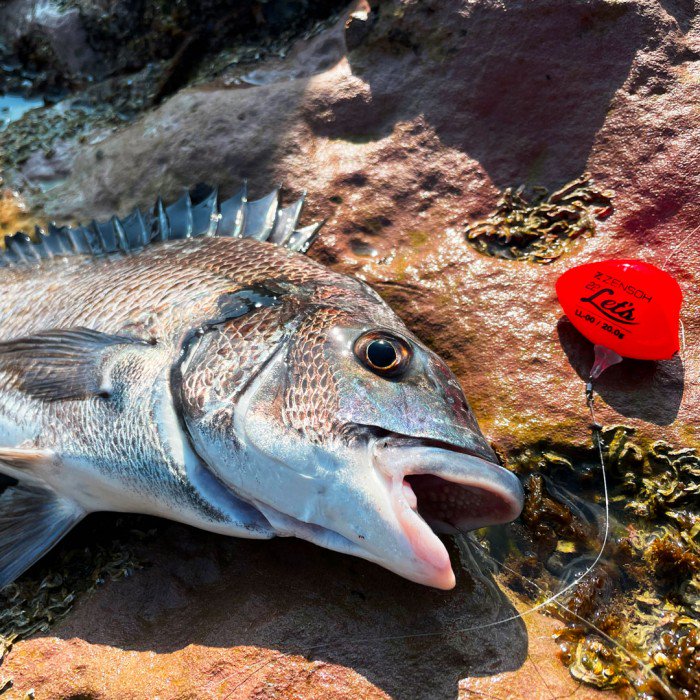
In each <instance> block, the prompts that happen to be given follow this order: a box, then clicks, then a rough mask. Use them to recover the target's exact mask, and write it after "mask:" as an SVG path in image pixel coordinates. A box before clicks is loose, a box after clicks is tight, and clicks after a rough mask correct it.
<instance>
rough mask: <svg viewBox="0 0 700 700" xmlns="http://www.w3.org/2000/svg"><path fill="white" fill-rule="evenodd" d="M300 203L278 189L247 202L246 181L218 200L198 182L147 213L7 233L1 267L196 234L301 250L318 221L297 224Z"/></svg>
mask: <svg viewBox="0 0 700 700" xmlns="http://www.w3.org/2000/svg"><path fill="white" fill-rule="evenodd" d="M303 203H304V196H302V197H300V198H299V199H298V200H297V201H296V202H293V203H292V204H290V205H289V206H287V207H284V208H280V206H279V190H278V189H276V190H273V191H272V192H270V194H268V195H266V196H265V197H262V198H261V199H258V200H256V201H253V202H249V201H248V197H247V190H246V186H245V184H244V185H243V187H241V189H240V190H239V191H238V192H237V193H236V194H235V195H233V197H231V198H229V199H226V200H224V201H223V202H222V201H220V199H219V194H218V190H217V189H216V188H212V187H209V186H208V185H197V186H196V187H195V188H193V189H192V190H190V191H189V192H187V193H185V195H183V196H182V197H181V198H180V199H178V200H177V201H176V202H174V203H173V204H171V205H169V206H165V205H164V204H163V200H162V199H160V197H159V198H158V200H157V201H156V203H155V206H154V207H153V210H152V211H150V212H143V211H141V210H140V209H134V211H133V212H132V213H131V214H129V215H128V216H125V217H124V218H122V219H119V218H117V217H116V216H113V217H112V218H111V219H109V220H108V221H101V222H98V221H93V222H92V223H91V224H89V225H88V226H76V227H70V226H61V227H58V226H54V225H53V224H51V225H50V226H49V229H48V232H44V231H42V230H41V229H39V228H37V229H36V235H35V238H34V240H32V239H31V238H30V237H29V236H28V235H27V234H26V233H23V232H19V233H16V234H14V235H13V236H7V237H6V238H5V250H4V251H2V252H1V253H0V267H24V266H28V265H35V264H38V263H40V262H41V261H42V260H47V259H50V258H55V257H59V258H63V257H69V256H72V255H93V256H100V255H109V254H110V253H133V252H137V251H139V250H142V249H143V248H144V247H146V246H147V245H150V244H151V243H155V242H158V241H167V240H173V239H179V238H199V237H201V236H221V237H234V238H255V239H256V240H259V241H269V242H270V243H274V244H276V245H279V246H282V247H284V248H288V249H290V250H294V251H297V252H300V253H305V252H306V251H307V250H308V248H309V246H310V245H311V243H313V241H314V239H315V238H316V236H317V235H318V231H319V229H320V228H321V226H322V223H323V222H320V223H316V224H311V225H310V226H305V227H304V228H298V227H297V224H298V222H299V216H300V215H301V209H302V206H303Z"/></svg>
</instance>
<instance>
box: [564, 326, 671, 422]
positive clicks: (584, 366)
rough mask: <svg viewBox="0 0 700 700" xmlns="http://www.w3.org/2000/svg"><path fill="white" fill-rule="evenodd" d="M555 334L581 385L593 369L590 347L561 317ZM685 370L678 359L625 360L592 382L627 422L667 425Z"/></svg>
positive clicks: (588, 342)
mask: <svg viewBox="0 0 700 700" xmlns="http://www.w3.org/2000/svg"><path fill="white" fill-rule="evenodd" d="M557 333H558V334H559V341H560V342H561V345H562V347H563V348H564V352H565V353H566V355H567V357H568V359H569V362H570V363H571V366H572V367H573V368H574V370H576V373H577V374H578V375H579V377H581V379H582V380H583V381H584V382H585V381H588V377H589V375H590V370H591V367H592V366H593V344H592V343H591V342H590V341H589V340H587V339H586V338H585V337H584V336H583V335H582V334H581V333H580V332H579V331H578V330H576V328H575V327H574V325H573V324H572V323H571V322H570V321H569V319H568V318H566V316H562V318H560V319H559V322H558V324H557ZM684 384H685V370H684V368H683V362H682V361H681V358H680V357H679V356H678V355H675V356H674V357H672V358H671V359H670V360H664V361H663V362H652V361H650V360H630V359H625V360H623V361H622V362H621V363H620V364H618V365H613V366H612V367H610V368H609V369H607V370H605V372H604V373H603V374H602V375H601V377H600V378H599V379H597V380H596V382H595V390H596V392H597V393H598V394H599V395H600V397H601V398H602V399H603V401H605V403H607V404H608V405H609V406H611V407H612V408H614V409H615V410H616V411H617V412H618V413H620V414H622V415H623V416H625V417H627V418H641V419H642V420H645V421H648V422H649V423H655V424H656V425H670V424H671V423H673V421H674V420H675V419H676V416H677V415H678V410H679V408H680V405H681V400H682V399H683V388H684Z"/></svg>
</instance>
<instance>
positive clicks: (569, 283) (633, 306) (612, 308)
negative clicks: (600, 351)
mask: <svg viewBox="0 0 700 700" xmlns="http://www.w3.org/2000/svg"><path fill="white" fill-rule="evenodd" d="M556 289H557V297H558V298H559V303H560V304H561V305H562V307H563V309H564V312H565V313H566V315H567V316H568V317H569V319H570V320H571V322H572V323H573V324H574V326H576V328H577V329H578V330H579V331H581V333H583V335H585V336H586V338H588V339H589V340H590V341H591V342H593V343H595V344H596V345H601V346H603V347H605V348H608V349H610V350H612V351H614V352H615V353H617V354H618V355H621V356H622V357H630V358H634V359H638V360H666V359H668V358H670V357H672V356H673V354H674V353H676V352H678V349H679V344H678V330H679V321H680V310H681V302H682V300H683V295H682V293H681V288H680V287H679V286H678V282H676V280H675V279H674V278H673V277H672V276H671V275H669V274H668V272H664V271H663V270H661V269H659V268H658V267H656V266H654V265H650V264H649V263H646V262H642V261H641V260H605V261H602V262H594V263H588V264H586V265H579V266H578V267H574V268H572V269H571V270H568V271H567V272H565V273H564V274H563V275H562V276H561V277H560V278H559V279H558V280H557V284H556Z"/></svg>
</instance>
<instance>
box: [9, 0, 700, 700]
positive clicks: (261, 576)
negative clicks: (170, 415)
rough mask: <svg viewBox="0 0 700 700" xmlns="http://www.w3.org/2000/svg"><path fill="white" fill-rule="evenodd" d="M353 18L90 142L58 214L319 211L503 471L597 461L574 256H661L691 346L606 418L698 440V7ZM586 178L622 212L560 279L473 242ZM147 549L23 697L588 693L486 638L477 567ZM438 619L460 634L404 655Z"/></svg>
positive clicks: (604, 388) (489, 591)
mask: <svg viewBox="0 0 700 700" xmlns="http://www.w3.org/2000/svg"><path fill="white" fill-rule="evenodd" d="M345 23H346V24H347V28H345V27H344V26H342V24H341V25H339V26H336V27H335V28H332V29H329V30H327V31H326V33H324V34H321V35H319V36H317V37H314V38H313V39H311V40H310V41H309V42H308V44H306V45H304V46H300V47H299V48H298V49H297V50H295V51H293V52H291V53H290V55H289V56H288V57H286V58H285V59H283V60H282V59H280V60H276V61H275V62H274V64H271V65H270V66H269V67H268V68H266V66H265V65H264V64H263V65H262V66H259V67H258V68H257V69H256V71H255V76H254V80H251V82H253V83H255V84H250V83H245V84H242V85H239V86H234V87H231V86H226V85H224V84H222V82H221V81H213V82H210V83H208V84H205V85H199V86H197V87H190V88H186V89H182V90H180V91H179V92H177V93H176V94H174V95H173V96H172V97H170V98H169V99H167V100H166V101H164V102H163V103H162V104H161V105H160V106H159V107H157V108H155V109H152V110H150V111H149V112H147V113H145V114H144V115H143V116H142V117H140V118H139V119H138V120H136V121H135V122H134V123H132V124H130V125H128V126H126V127H124V128H121V129H120V130H117V131H116V132H115V133H114V134H112V135H111V136H110V137H109V138H107V139H106V140H103V141H101V142H100V143H97V144H93V145H90V143H89V142H87V143H83V144H76V145H75V146H74V149H75V152H74V153H73V154H72V155H71V158H70V168H69V174H68V176H67V178H66V179H65V180H64V182H62V184H60V185H59V186H57V187H56V188H54V189H53V190H52V191H51V194H50V197H48V198H47V201H46V204H45V207H46V213H47V214H49V215H50V216H52V217H53V218H54V219H56V220H59V221H69V220H78V219H80V220H83V221H84V220H86V219H89V218H92V217H93V216H108V215H111V214H112V213H114V212H119V213H126V212H128V210H129V209H130V208H131V207H133V206H144V207H145V206H149V205H150V204H151V203H152V202H153V200H154V199H155V197H156V195H157V194H162V195H163V196H165V197H166V198H167V197H170V198H173V197H176V196H178V195H179V194H180V193H181V191H182V189H183V188H185V187H187V186H192V185H194V184H196V183H197V182H199V181H205V182H210V183H214V184H219V185H220V186H221V188H222V191H223V193H224V194H227V193H229V192H233V190H234V189H236V188H237V187H238V186H239V184H240V181H241V179H242V178H243V177H247V178H248V184H249V188H250V191H251V194H252V195H253V196H257V195H263V194H265V193H266V192H267V191H269V189H270V187H271V185H274V184H277V183H282V184H283V185H284V187H285V188H286V192H287V193H288V194H289V195H290V196H292V195H294V194H296V193H298V192H299V191H301V190H306V191H307V192H308V200H307V201H308V204H307V210H306V211H307V213H306V216H307V218H308V220H309V221H311V220H314V219H318V218H325V219H326V220H327V221H326V225H325V228H324V232H323V235H322V236H321V238H320V240H319V241H318V242H317V243H315V244H314V246H313V248H312V249H311V252H310V254H311V256H312V257H314V258H316V259H318V260H320V261H322V262H324V263H327V264H329V265H331V266H332V267H334V268H335V269H338V270H341V271H344V272H348V273H351V274H354V275H357V276H359V277H362V278H363V279H365V280H367V281H368V282H369V283H370V284H372V285H374V286H375V288H376V289H377V290H378V291H379V292H380V293H381V294H382V295H383V296H384V297H385V298H386V299H387V301H388V302H389V303H390V304H391V305H392V306H393V307H394V308H395V309H396V310H397V311H398V312H399V314H400V315H401V316H402V317H403V318H404V320H405V321H406V322H407V323H408V325H409V326H410V327H411V328H412V329H413V330H414V331H415V332H416V333H417V334H418V335H419V336H421V337H422V338H424V339H426V341H428V342H429V344H430V345H431V346H432V347H433V348H434V349H436V350H437V351H438V352H439V353H440V354H441V355H442V356H443V357H444V358H445V359H446V360H447V361H448V363H449V364H450V365H451V367H452V368H453V369H454V371H455V372H456V374H457V375H458V377H459V379H460V381H461V382H462V384H463V386H464V389H465V392H466V394H467V396H468V397H469V399H470V401H471V403H472V406H473V408H474V411H475V413H476V415H477V418H478V420H479V423H480V425H481V426H482V428H483V430H484V432H485V434H486V435H487V437H488V438H489V439H490V440H491V441H492V442H493V443H494V445H495V446H496V447H497V448H498V449H499V450H500V451H501V452H502V453H503V454H508V453H509V452H511V451H514V450H517V449H519V448H522V447H523V446H528V445H541V444H544V445H553V446H560V445H567V446H581V447H584V446H589V445H590V440H591V434H590V426H589V422H590V421H589V417H588V413H587V409H586V404H585V399H584V381H583V377H585V376H587V372H588V370H589V369H590V366H591V363H592V357H593V352H592V346H591V345H590V343H588V341H586V340H585V339H583V338H582V337H581V336H580V335H579V334H578V333H577V332H576V331H575V330H574V329H573V327H572V326H571V324H570V323H569V322H568V321H567V320H566V319H565V318H564V317H563V312H562V311H561V308H560V307H559V305H558V303H557V301H556V297H555V292H554V283H555V281H556V279H557V278H558V277H559V275H561V274H562V273H563V272H564V271H565V270H567V269H569V268H570V267H573V266H574V265H578V264H582V263H585V262H589V261H593V260H597V259H601V258H631V257H632V258H639V259H642V260H646V261H648V262H651V263H654V264H656V265H658V266H660V267H663V268H664V269H666V270H667V271H668V272H669V273H671V274H672V275H674V276H675V277H676V279H677V280H678V281H679V283H680V285H681V288H682V290H683V294H684V304H683V310H682V321H683V327H684V337H685V344H684V347H683V349H682V351H681V353H680V356H679V357H676V358H674V359H672V360H669V361H666V362H659V363H652V362H642V361H630V360H626V361H624V362H623V363H622V364H620V365H617V366H615V367H613V368H611V369H609V370H608V371H607V372H606V373H605V374H604V375H603V377H601V379H600V380H599V381H598V383H597V386H596V388H597V390H598V392H599V395H600V396H599V398H598V399H597V403H596V406H597V414H598V416H597V417H598V420H599V421H600V422H601V423H606V424H611V423H624V424H625V425H629V426H633V427H636V428H637V429H638V431H639V433H640V434H642V435H644V436H648V437H651V438H659V439H664V440H667V441H668V442H670V443H672V444H674V445H676V446H678V447H695V448H698V447H700V436H699V435H698V431H697V427H696V426H697V423H698V417H699V416H700V392H699V387H698V371H699V370H700V344H699V343H698V337H699V335H700V294H699V292H698V289H699V281H700V280H699V279H698V275H699V274H700V197H699V196H698V193H699V192H700V137H699V134H700V109H698V105H699V104H700V19H698V17H697V16H696V15H695V14H694V13H693V3H692V2H691V0H663V1H660V2H655V1H654V0H616V1H614V2H613V1H607V2H604V1H602V0H576V1H574V0H572V1H571V2H566V3H564V2H561V1H559V0H549V1H547V0H509V1H508V2H502V1H497V0H440V1H437V0H435V1H423V2H417V1H409V0H404V1H399V0H397V1H395V2H382V3H378V4H373V5H372V7H371V8H370V7H369V6H368V5H367V6H366V5H363V4H360V5H358V6H356V8H355V12H354V16H349V18H348V19H347V20H346V22H345ZM583 173H590V175H591V178H592V180H593V182H594V183H595V184H596V185H597V186H598V187H600V188H601V189H603V190H610V191H612V193H613V195H614V196H613V212H612V214H611V215H610V216H608V217H607V218H606V219H605V220H603V221H600V222H598V224H597V230H596V233H595V235H594V236H591V237H585V238H579V239H577V240H575V241H572V242H571V244H570V245H569V247H568V250H567V251H566V252H565V253H564V255H562V256H561V257H559V258H558V259H556V260H555V261H553V262H552V263H550V264H547V265H542V264H534V263H531V262H527V261H519V260H512V261H511V260H504V259H501V258H495V257H489V256H486V255H482V254H481V253H479V252H477V251H475V250H474V249H473V248H472V247H471V246H469V245H468V244H467V243H466V241H465V228H466V227H467V226H468V225H469V224H471V223H473V222H475V221H478V220H481V219H485V218H486V217H487V216H488V215H489V214H490V213H491V212H492V211H493V210H494V208H495V206H496V202H497V201H498V198H499V195H500V193H501V192H502V190H503V189H505V188H507V187H518V186H520V185H524V186H525V187H530V188H532V187H537V186H544V187H547V188H548V189H549V190H550V191H551V190H555V189H557V188H559V187H561V186H563V185H565V184H566V183H567V182H570V181H571V180H573V179H575V178H577V177H579V176H580V175H582V174H583ZM29 176H30V174H27V177H29ZM159 538H160V539H159V542H158V544H157V545H152V546H151V551H149V553H148V554H147V558H148V559H149V560H150V562H151V565H150V566H148V567H147V568H145V569H143V570H140V571H138V572H137V573H136V574H135V575H134V577H133V578H132V579H130V580H127V581H120V582H114V583H111V584H108V585H107V586H105V587H104V588H102V589H100V590H99V591H97V592H95V593H93V594H91V595H90V596H89V597H88V598H86V599H84V600H82V601H80V602H79V604H78V605H77V607H76V609H75V610H74V611H73V613H72V614H71V615H70V616H69V617H68V618H67V620H66V621H64V622H62V623H61V624H59V625H58V626H56V627H55V628H54V629H53V630H52V631H51V632H50V634H51V635H54V636H44V637H38V638H34V639H31V640H28V641H24V642H20V643H18V644H17V645H16V646H15V648H14V650H13V651H12V652H11V654H10V655H9V657H8V658H7V660H6V661H5V663H4V664H3V666H2V668H1V669H0V671H1V672H2V675H3V676H5V677H8V676H11V677H13V679H14V683H15V685H14V688H13V689H12V690H11V691H10V692H9V693H8V697H12V698H14V697H15V694H16V697H18V698H19V697H23V695H22V693H26V691H27V690H28V689H29V688H31V687H33V688H35V690H36V694H37V695H36V696H37V698H42V699H43V698H67V697H74V698H78V697H80V698H115V697H119V698H145V697H158V698H161V699H170V698H172V699H175V698H177V699H180V698H249V697H255V698H318V697H324V698H325V697H327V698H385V697H395V698H443V697H444V698H456V697H458V696H459V697H463V698H469V697H483V696H488V697H498V698H506V697H508V698H510V697H527V698H540V697H541V698H551V697H562V696H567V697H568V696H573V697H576V698H586V697H596V696H597V695H598V691H594V690H591V689H589V688H586V687H583V686H580V685H578V684H577V683H576V682H575V681H574V680H573V679H571V678H570V677H569V676H568V672H567V671H566V669H565V668H564V667H563V666H562V665H561V664H560V663H559V662H558V661H557V660H556V657H555V654H556V646H555V644H554V642H553V641H552V639H551V635H552V634H553V632H554V631H555V630H556V628H557V625H556V623H554V622H553V621H552V620H550V619H548V618H542V617H538V616H535V615H533V616H529V617H528V618H527V620H528V625H527V634H526V633H525V631H524V630H523V627H522V626H521V625H520V623H517V622H514V623H508V624H503V625H501V626H498V627H491V628H485V629H482V630H474V629H473V628H474V627H478V626H479V625H480V624H484V623H485V622H488V621H490V620H493V619H495V618H494V615H496V614H501V615H503V614H504V613H503V610H506V611H509V612H510V614H512V612H513V608H512V607H510V604H509V603H508V602H507V601H506V600H505V599H504V598H502V594H498V593H497V591H494V589H493V588H492V587H491V586H489V584H488V582H485V581H481V580H479V579H478V578H474V577H472V576H469V575H467V574H466V573H462V574H460V580H459V583H458V587H457V589H456V590H455V591H454V592H450V593H440V592H434V591H427V590H424V589H421V588H420V587H418V586H415V585H412V584H409V583H407V582H404V581H401V580H398V579H397V578H396V577H394V576H392V575H390V574H387V573H386V572H383V571H380V570H379V569H377V568H376V567H374V566H371V565H369V564H365V563H364V562H358V561H354V560H350V559H348V558H345V557H341V556H339V555H335V554H333V553H331V552H324V551H321V550H317V549H315V548H313V547H311V546H309V545H306V544H305V543H300V542H291V541H274V542H266V543H250V542H234V541H228V540H223V539H222V538H217V537H214V536H211V535H207V534H205V533H195V532H193V531H189V530H186V529H185V528H181V527H179V526H175V525H172V526H171V525H168V526H164V527H163V528H162V529H161V531H160V535H159ZM454 556H455V557H457V556H460V553H459V552H457V551H456V550H455V552H454ZM462 556H463V553H462ZM479 587H483V591H481V592H479V590H478V589H479ZM499 596H501V597H500V598H499ZM499 601H500V602H499ZM499 611H500V612H499ZM445 628H448V629H453V630H454V629H465V628H469V629H470V630H471V631H468V632H463V633H454V632H453V633H448V634H443V635H440V634H438V635H429V636H414V637H408V638H402V639H398V637H405V635H411V634H413V635H416V634H421V633H423V632H431V631H435V630H439V629H445ZM389 637H397V639H389ZM343 640H345V641H343ZM528 645H529V646H528ZM479 677H481V678H479Z"/></svg>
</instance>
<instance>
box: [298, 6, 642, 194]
mask: <svg viewBox="0 0 700 700" xmlns="http://www.w3.org/2000/svg"><path fill="white" fill-rule="evenodd" d="M390 8H391V6H390V5H389V6H387V9H385V10H382V9H381V8H380V14H379V19H378V20H377V22H376V24H375V27H374V29H373V31H372V34H371V36H370V38H369V39H368V40H367V41H366V43H365V45H363V46H361V47H360V48H359V49H358V50H357V51H354V52H351V53H350V55H349V60H350V63H351V66H352V70H353V73H354V74H355V75H357V76H359V77H361V78H362V80H363V81H365V83H367V84H368V85H369V91H370V93H371V96H367V98H366V99H365V100H364V102H363V101H362V100H357V99H354V100H347V101H343V100H340V101H338V102H336V103H335V104H334V105H333V110H334V114H333V115H332V116H331V117H329V115H328V114H327V112H323V113H321V112H319V113H318V118H317V120H316V124H315V128H316V131H317V132H318V133H322V134H324V135H327V136H330V137H335V138H338V137H340V138H355V139H357V138H359V137H360V135H361V134H360V133H358V132H361V131H362V130H363V129H364V130H366V131H367V132H368V133H370V134H371V133H374V134H375V137H379V136H385V135H387V134H388V133H390V132H391V131H392V129H393V127H394V124H395V123H396V122H397V121H404V120H411V119H414V118H415V117H416V116H417V114H423V115H424V116H425V119H426V121H427V122H428V124H429V125H430V126H432V128H433V129H435V131H436V132H437V134H438V136H439V137H440V139H441V141H442V142H443V143H444V144H446V145H448V146H451V147H453V148H456V149H458V150H460V151H463V152H465V153H467V154H468V155H470V156H471V157H473V158H475V159H476V160H478V161H479V162H480V163H481V165H482V166H483V167H484V169H485V170H486V171H487V172H488V175H489V177H490V178H491V180H492V181H493V182H494V183H495V184H496V185H497V186H498V187H501V188H504V187H507V186H512V185H518V184H520V183H529V184H543V185H546V186H558V185H561V184H563V183H565V182H568V181H570V180H571V179H573V178H574V177H576V176H578V175H580V174H581V172H583V171H584V170H586V163H587V160H588V156H589V153H590V150H591V147H592V145H593V142H594V139H595V136H596V134H597V132H598V130H599V129H600V127H601V126H602V124H603V122H604V120H605V117H606V114H607V112H608V111H609V109H610V104H611V101H612V98H613V96H614V94H615V92H616V90H618V88H620V86H621V85H622V84H623V83H624V82H625V80H626V79H627V77H628V74H629V72H630V68H631V64H632V61H633V59H634V57H635V54H636V52H637V50H638V49H639V48H641V47H642V46H644V45H645V44H646V43H648V40H649V35H650V27H649V26H647V25H648V20H647V19H645V18H644V16H643V15H642V13H641V12H640V11H639V8H638V6H636V5H634V4H632V3H622V4H611V3H609V2H604V1H603V0H599V1H597V2H586V3H561V2H550V3H546V2H538V3H517V4H516V3H506V4H505V5H503V4H500V3H499V4H496V3H485V2H484V3H475V4H472V5H471V6H470V7H469V8H468V9H467V8H466V7H465V6H463V5H459V4H457V3H447V2H446V3H442V4H440V5H438V3H419V4H417V5H415V6H414V7H413V8H412V9H410V10H406V12H405V14H403V15H401V17H398V16H394V15H392V13H391V9H390ZM458 10H459V12H458ZM427 37H429V40H428V39H427ZM363 107H364V109H363ZM311 121H312V122H313V116H312V117H311Z"/></svg>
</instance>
